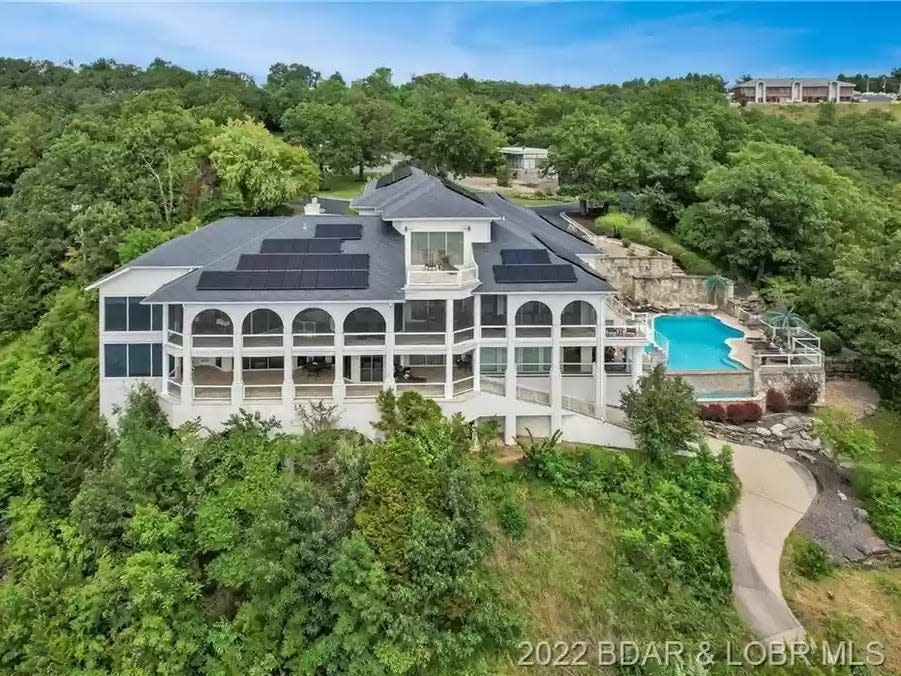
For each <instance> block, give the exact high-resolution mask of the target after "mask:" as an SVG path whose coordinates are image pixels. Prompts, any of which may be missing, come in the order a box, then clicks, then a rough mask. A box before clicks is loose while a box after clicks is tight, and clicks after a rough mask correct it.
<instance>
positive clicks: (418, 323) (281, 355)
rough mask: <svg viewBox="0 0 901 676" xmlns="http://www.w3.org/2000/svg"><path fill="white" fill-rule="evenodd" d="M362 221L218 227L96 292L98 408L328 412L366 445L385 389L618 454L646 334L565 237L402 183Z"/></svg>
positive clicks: (295, 220) (181, 241)
mask: <svg viewBox="0 0 901 676" xmlns="http://www.w3.org/2000/svg"><path fill="white" fill-rule="evenodd" d="M352 206H353V207H354V209H355V210H356V211H357V214H358V215H350V216H347V215H343V216H338V215H315V216H314V215H306V216H299V215H298V216H290V217H259V218H257V217H253V218H250V217H245V218H225V219H222V220H219V221H216V222H214V223H211V224H209V225H207V226H205V227H203V228H200V229H198V230H197V231H195V232H193V233H191V234H189V235H185V236H183V237H179V238H178V239H174V240H172V241H170V242H167V243H165V244H163V245H161V246H159V247H157V248H156V249H154V250H152V251H150V252H148V253H146V254H144V255H143V256H141V257H139V258H137V259H136V260H134V261H132V262H131V263H129V264H128V265H127V266H125V267H123V268H120V269H118V270H116V271H114V272H112V273H111V274H109V275H107V276H106V277H104V278H103V279H101V280H99V281H97V282H95V283H94V284H93V285H92V288H96V289H97V290H98V291H99V293H100V337H101V339H100V350H101V354H100V364H101V366H100V369H101V373H100V402H101V408H102V411H103V413H104V414H105V415H107V416H113V415H115V412H116V410H117V408H118V407H120V406H121V405H123V404H124V402H125V400H126V396H127V392H128V390H129V389H130V388H132V387H133V386H134V385H135V383H137V382H142V381H146V382H149V383H150V384H152V385H153V387H155V388H156V389H158V390H159V393H160V401H161V404H162V407H163V410H164V411H165V412H166V414H167V415H168V416H169V419H170V421H171V422H172V424H173V425H178V424H180V423H183V422H185V421H188V420H192V419H199V420H200V422H201V423H202V424H203V425H205V426H207V427H210V428H213V429H214V428H216V427H217V426H218V425H221V423H222V422H223V421H224V420H225V419H226V418H227V417H228V416H229V415H231V414H232V413H235V412H237V411H238V409H240V408H243V409H245V410H248V411H259V412H260V413H262V414H263V415H266V416H276V417H277V418H279V419H280V420H281V421H282V423H283V426H284V427H285V429H288V430H292V429H297V426H298V424H299V422H298V418H297V407H298V406H299V405H302V404H303V403H304V402H310V401H319V400H324V401H327V402H332V403H334V404H335V405H336V407H337V410H338V411H339V412H340V416H341V420H342V424H343V425H345V426H348V427H353V428H356V429H359V430H360V431H362V432H365V433H369V432H371V423H372V421H374V420H375V419H376V418H377V411H376V406H375V397H376V395H377V394H378V393H379V392H380V391H381V390H382V389H383V388H394V389H395V390H396V391H398V392H402V391H405V390H415V391H417V392H421V393H422V394H423V395H425V396H427V397H430V398H432V399H434V400H435V401H437V402H438V403H439V404H440V405H441V407H442V409H443V410H444V411H445V412H447V413H455V412H458V411H459V412H461V413H462V414H463V415H464V416H466V417H467V418H470V419H471V418H481V417H496V418H498V419H499V420H500V421H502V428H503V431H504V437H505V439H506V440H508V441H510V440H512V438H513V437H514V435H516V434H522V433H525V431H526V429H527V428H528V429H529V430H531V431H532V432H533V433H535V434H547V433H549V432H550V431H552V430H556V429H559V430H561V431H562V433H563V436H564V438H568V439H571V440H575V441H591V442H595V443H609V444H616V445H628V444H629V443H630V441H631V440H630V437H629V435H628V432H627V431H626V430H625V428H624V427H623V426H622V422H623V417H622V412H621V411H620V410H619V409H618V408H617V407H618V406H619V403H620V394H621V392H622V391H623V390H624V388H625V387H626V386H628V385H629V384H632V383H635V382H636V381H637V379H638V377H639V375H640V373H641V367H642V360H643V355H644V351H645V349H646V346H647V345H648V344H649V342H650V341H652V335H651V334H652V332H651V331H650V329H649V326H648V322H647V320H646V318H645V317H644V316H643V315H635V314H632V313H631V312H630V311H629V310H628V309H626V308H625V307H624V306H623V305H622V304H621V303H619V302H618V301H617V299H616V298H615V297H614V295H613V288H612V287H611V286H610V285H609V284H608V283H607V282H606V281H605V280H604V279H602V278H601V277H599V276H598V275H597V273H595V272H593V271H592V270H591V268H590V267H589V266H588V265H586V264H585V263H584V262H583V260H582V258H581V257H582V256H588V255H592V254H594V253H596V252H595V251H594V249H593V248H592V247H591V245H589V244H588V243H586V242H584V241H583V240H582V239H580V238H579V237H578V236H576V235H574V234H573V233H571V232H568V231H566V230H564V229H561V228H560V227H558V226H556V225H554V224H552V223H550V222H548V221H546V220H544V219H543V218H542V217H540V216H538V215H537V214H535V213H534V212H532V211H530V210H528V209H524V208H521V207H519V206H516V205H514V204H512V203H510V202H508V201H506V200H505V199H503V198H502V197H500V196H498V195H495V194H477V195H476V194H472V193H469V192H467V191H465V190H463V189H462V188H460V187H459V186H457V185H455V184H453V183H450V182H448V181H444V180H442V179H439V178H436V177H434V176H430V175H427V174H424V173H423V172H421V171H419V170H417V169H401V170H397V171H395V172H394V173H392V174H390V175H388V176H385V177H383V178H382V179H380V180H379V181H378V182H377V183H372V184H370V185H369V186H367V188H366V190H365V191H364V192H363V193H362V195H360V196H359V197H358V198H357V199H355V200H354V202H353V205H352Z"/></svg>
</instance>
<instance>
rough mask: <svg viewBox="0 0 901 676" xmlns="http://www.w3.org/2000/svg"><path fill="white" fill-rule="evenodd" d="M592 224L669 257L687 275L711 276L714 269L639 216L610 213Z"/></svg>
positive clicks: (712, 265)
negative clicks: (633, 217)
mask: <svg viewBox="0 0 901 676" xmlns="http://www.w3.org/2000/svg"><path fill="white" fill-rule="evenodd" d="M594 223H595V231H596V232H597V233H598V234H600V235H608V236H610V237H620V238H622V239H623V240H628V241H630V242H635V243H637V244H644V245H645V246H649V247H651V248H652V249H657V250H658V251H662V252H663V253H665V254H667V255H669V256H672V257H673V258H674V259H675V260H676V261H677V262H678V263H679V265H680V266H681V267H682V269H684V270H685V272H687V273H688V274H690V275H712V274H714V273H715V272H716V271H717V267H716V266H715V265H714V264H713V263H711V262H710V261H708V260H707V259H706V258H703V257H701V256H699V255H698V254H696V253H695V252H694V251H690V250H688V249H686V248H685V247H684V246H682V245H681V244H679V242H677V241H676V240H675V239H673V236H672V235H670V234H668V233H666V232H663V231H662V230H658V229H657V228H655V227H654V226H653V225H651V224H650V223H648V222H647V221H646V220H645V219H643V218H635V219H632V218H629V217H628V216H627V215H625V214H622V213H618V212H614V213H610V214H605V215H604V216H601V217H599V218H597V219H596V220H595V222H594Z"/></svg>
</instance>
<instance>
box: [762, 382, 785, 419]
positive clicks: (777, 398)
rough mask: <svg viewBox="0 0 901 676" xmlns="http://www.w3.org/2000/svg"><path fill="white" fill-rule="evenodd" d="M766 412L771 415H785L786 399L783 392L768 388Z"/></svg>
mask: <svg viewBox="0 0 901 676" xmlns="http://www.w3.org/2000/svg"><path fill="white" fill-rule="evenodd" d="M766 410H767V411H770V412H771V413H785V411H787V410H788V399H787V398H786V396H785V392H783V391H782V390H777V389H776V388H775V387H770V388H769V389H767V391H766Z"/></svg>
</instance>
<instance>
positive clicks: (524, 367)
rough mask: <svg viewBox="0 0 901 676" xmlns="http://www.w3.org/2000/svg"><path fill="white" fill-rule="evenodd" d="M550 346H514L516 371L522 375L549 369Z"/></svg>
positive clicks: (540, 372)
mask: <svg viewBox="0 0 901 676" xmlns="http://www.w3.org/2000/svg"><path fill="white" fill-rule="evenodd" d="M552 350H553V348H551V347H518V348H516V371H517V373H521V374H524V375H535V374H545V373H550V371H551V354H552Z"/></svg>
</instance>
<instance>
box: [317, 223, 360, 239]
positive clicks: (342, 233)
mask: <svg viewBox="0 0 901 676" xmlns="http://www.w3.org/2000/svg"><path fill="white" fill-rule="evenodd" d="M315 236H316V237H322V238H334V239H363V226H362V225H360V224H359V223H317V224H316V235H315Z"/></svg>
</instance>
